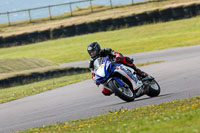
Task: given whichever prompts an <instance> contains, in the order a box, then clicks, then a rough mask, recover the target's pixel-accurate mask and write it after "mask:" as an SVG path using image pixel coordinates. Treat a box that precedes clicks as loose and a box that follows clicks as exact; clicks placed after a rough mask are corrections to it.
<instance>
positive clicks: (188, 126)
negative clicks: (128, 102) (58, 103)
mask: <svg viewBox="0 0 200 133" xmlns="http://www.w3.org/2000/svg"><path fill="white" fill-rule="evenodd" d="M199 125H200V97H195V98H190V99H185V100H179V101H172V102H168V103H162V104H160V105H151V106H150V105H148V106H145V107H137V108H134V109H130V110H126V109H123V110H119V111H116V112H109V113H108V114H105V115H100V116H95V117H92V118H89V119H82V120H76V121H68V122H65V123H59V124H55V125H49V126H45V125H44V126H43V127H41V128H33V129H29V130H26V131H24V132H23V133H29V132H43V133H45V132H62V133H71V132H72V133H79V132H84V133H86V132H87V133H102V132H105V133H113V132H114V133H117V132H120V133H178V132H179V133H199V132H200V126H199Z"/></svg>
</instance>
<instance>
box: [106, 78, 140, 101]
mask: <svg viewBox="0 0 200 133" xmlns="http://www.w3.org/2000/svg"><path fill="white" fill-rule="evenodd" d="M122 82H123V81H122ZM123 83H124V84H125V85H126V86H127V87H121V86H120V85H119V83H118V82H117V81H115V80H113V79H112V80H111V81H110V82H109V87H110V88H111V89H112V91H113V92H114V93H115V95H117V96H118V97H119V98H121V99H122V100H124V101H127V102H131V101H134V100H135V96H136V94H135V91H134V90H133V89H132V87H130V86H129V85H128V84H126V83H125V82H123Z"/></svg>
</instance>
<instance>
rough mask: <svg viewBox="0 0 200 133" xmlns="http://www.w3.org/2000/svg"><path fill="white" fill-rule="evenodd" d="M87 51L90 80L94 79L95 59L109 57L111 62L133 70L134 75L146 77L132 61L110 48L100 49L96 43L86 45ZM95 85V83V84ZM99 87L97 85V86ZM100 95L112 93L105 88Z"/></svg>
mask: <svg viewBox="0 0 200 133" xmlns="http://www.w3.org/2000/svg"><path fill="white" fill-rule="evenodd" d="M87 51H88V53H89V55H90V57H91V60H90V62H89V69H90V71H91V73H92V79H93V80H95V79H94V77H95V74H94V72H93V71H94V61H95V59H97V58H98V57H109V58H110V59H111V60H112V61H114V62H117V63H122V64H124V65H126V66H129V67H131V68H133V69H134V70H135V71H136V73H137V74H138V75H139V76H140V77H142V78H144V77H146V76H147V74H146V73H145V72H143V71H141V70H140V69H138V68H137V67H136V66H135V64H133V59H131V58H129V57H126V56H123V55H122V54H121V53H118V52H115V51H114V50H112V49H111V48H104V49H101V46H100V45H99V43H98V42H92V43H90V44H89V45H88V47H87ZM96 84H97V83H96ZM97 85H99V84H97ZM102 93H103V94H104V95H106V96H109V95H111V94H112V92H111V91H110V90H108V89H106V88H102Z"/></svg>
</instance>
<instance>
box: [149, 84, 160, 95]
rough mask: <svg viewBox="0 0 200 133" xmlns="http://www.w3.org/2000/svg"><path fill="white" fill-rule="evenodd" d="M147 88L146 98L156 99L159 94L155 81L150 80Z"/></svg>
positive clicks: (158, 87)
mask: <svg viewBox="0 0 200 133" xmlns="http://www.w3.org/2000/svg"><path fill="white" fill-rule="evenodd" d="M148 86H149V87H148V89H147V95H148V96H150V97H156V96H158V95H159V94H160V86H159V84H158V83H157V82H156V81H155V80H152V81H151V82H150V83H149V85H148Z"/></svg>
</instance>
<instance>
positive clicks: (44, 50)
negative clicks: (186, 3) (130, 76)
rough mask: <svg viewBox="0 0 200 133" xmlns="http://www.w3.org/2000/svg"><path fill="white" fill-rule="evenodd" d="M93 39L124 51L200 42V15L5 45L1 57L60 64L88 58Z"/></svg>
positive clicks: (150, 49) (156, 48)
mask: <svg viewBox="0 0 200 133" xmlns="http://www.w3.org/2000/svg"><path fill="white" fill-rule="evenodd" d="M186 25H187V26H186ZM92 41H98V42H99V43H100V44H101V46H102V48H104V47H110V48H112V49H114V50H116V51H119V52H121V53H122V54H130V53H137V52H145V51H152V50H160V49H167V48H174V47H181V46H190V45H196V44H199V42H200V17H199V16H198V17H194V18H190V19H184V20H179V21H170V22H166V23H157V24H149V25H143V26H137V27H132V28H127V29H121V30H115V31H109V32H100V33H95V34H88V35H82V36H75V37H69V38H63V39H57V40H50V41H46V42H41V43H36V44H31V45H24V46H18V47H11V48H2V49H0V59H3V58H22V57H27V58H43V59H47V60H51V61H53V62H57V63H66V62H72V61H78V60H86V59H89V55H88V53H87V50H86V47H87V45H88V44H89V43H91V42H92ZM80 55H81V56H80Z"/></svg>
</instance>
